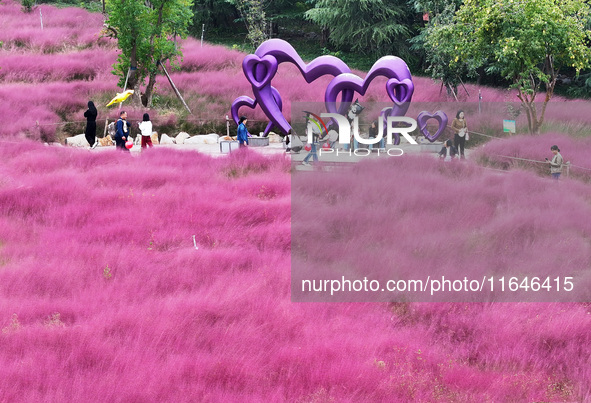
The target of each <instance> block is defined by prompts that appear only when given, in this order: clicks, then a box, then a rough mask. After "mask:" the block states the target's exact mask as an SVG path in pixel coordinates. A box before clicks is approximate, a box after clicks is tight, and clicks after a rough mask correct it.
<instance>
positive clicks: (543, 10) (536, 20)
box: [425, 0, 591, 133]
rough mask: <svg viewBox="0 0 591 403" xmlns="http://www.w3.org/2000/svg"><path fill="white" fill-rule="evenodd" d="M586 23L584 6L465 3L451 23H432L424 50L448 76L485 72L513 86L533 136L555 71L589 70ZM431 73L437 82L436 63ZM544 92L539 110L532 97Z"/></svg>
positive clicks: (575, 2)
mask: <svg viewBox="0 0 591 403" xmlns="http://www.w3.org/2000/svg"><path fill="white" fill-rule="evenodd" d="M588 18H589V4H588V3H587V2H586V1H585V0H535V1H532V0H466V1H465V3H464V4H463V5H462V6H461V7H460V8H459V10H458V11H457V12H456V13H455V15H454V16H453V18H451V19H449V20H448V21H437V20H435V21H434V22H433V24H432V25H431V27H430V28H429V35H428V36H426V40H425V47H426V52H432V53H433V54H435V55H441V56H443V57H444V58H445V59H447V67H446V68H447V70H448V71H467V72H474V71H475V70H476V69H477V68H480V67H483V68H484V69H485V70H486V72H488V73H492V74H496V75H499V76H500V77H502V78H504V79H506V80H508V81H509V82H511V83H512V87H513V88H516V89H517V90H518V97H519V99H520V100H521V102H522V105H523V107H524V109H525V111H526V113H527V117H528V122H529V129H530V132H532V133H537V132H538V131H539V129H540V126H541V125H542V123H543V120H544V113H545V110H546V106H547V103H548V101H549V100H550V99H551V98H552V95H553V94H554V88H555V85H556V79H557V76H558V73H559V71H560V70H561V69H564V68H572V69H574V70H575V71H576V72H577V73H578V72H579V71H580V70H581V69H585V68H589V67H590V66H591V65H590V57H591V49H590V48H589V40H590V39H591V37H590V35H589V31H588V30H587V29H586V28H585V24H587V23H588ZM430 67H431V69H432V74H433V77H434V78H441V77H439V76H437V74H440V71H439V70H438V69H437V63H435V62H434V60H431V66H430ZM544 90H545V97H544V100H543V102H542V105H541V109H540V110H538V108H537V106H536V103H535V102H536V95H538V94H539V93H540V92H541V91H544Z"/></svg>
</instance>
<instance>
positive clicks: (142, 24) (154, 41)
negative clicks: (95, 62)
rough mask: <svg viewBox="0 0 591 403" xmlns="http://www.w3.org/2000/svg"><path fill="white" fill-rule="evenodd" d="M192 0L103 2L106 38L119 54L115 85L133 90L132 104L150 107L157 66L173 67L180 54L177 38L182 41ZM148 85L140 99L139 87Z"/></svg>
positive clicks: (109, 0)
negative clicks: (167, 63) (106, 17)
mask: <svg viewBox="0 0 591 403" xmlns="http://www.w3.org/2000/svg"><path fill="white" fill-rule="evenodd" d="M191 8H192V0H146V1H135V0H132V1H129V0H107V12H108V19H107V21H106V23H105V26H106V28H105V32H106V33H107V35H109V36H112V37H114V38H116V39H117V41H118V45H119V49H120V50H121V54H120V55H119V57H118V58H117V63H116V64H115V66H114V68H115V71H114V73H115V74H117V75H119V77H120V80H119V85H120V86H121V87H123V86H124V83H125V82H126V81H127V87H128V88H131V89H133V90H135V93H134V94H133V102H134V103H137V104H139V102H140V99H141V101H142V103H143V105H144V106H151V105H152V96H153V93H154V85H155V84H156V75H157V74H158V71H159V64H160V63H162V64H163V63H165V62H167V61H170V62H171V64H172V65H173V67H176V63H177V62H178V59H179V57H180V56H182V52H181V50H180V47H179V46H178V44H177V42H176V38H177V37H181V38H185V37H186V36H187V32H188V25H189V23H190V22H191V18H192V17H193V13H192V11H191ZM146 78H147V79H148V84H147V86H146V90H145V92H144V94H143V95H142V96H141V98H140V87H141V86H142V85H143V84H144V82H145V79H146Z"/></svg>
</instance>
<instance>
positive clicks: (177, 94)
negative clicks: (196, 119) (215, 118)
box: [158, 62, 193, 114]
mask: <svg viewBox="0 0 591 403" xmlns="http://www.w3.org/2000/svg"><path fill="white" fill-rule="evenodd" d="M158 64H159V65H160V67H162V71H164V74H166V78H168V82H169V83H170V86H171V87H172V89H173V90H174V93H175V94H176V96H177V97H178V99H180V100H181V102H182V103H183V105H184V106H185V109H187V110H188V111H189V113H190V114H193V112H191V109H189V107H188V106H187V103H186V102H185V100H184V99H183V96H182V95H181V93H180V92H179V90H178V89H177V88H176V85H174V83H173V82H172V79H171V78H170V76H169V75H168V71H166V68H165V67H164V65H163V64H162V63H160V62H158Z"/></svg>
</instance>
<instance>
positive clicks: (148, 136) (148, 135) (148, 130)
mask: <svg viewBox="0 0 591 403" xmlns="http://www.w3.org/2000/svg"><path fill="white" fill-rule="evenodd" d="M138 125H139V127H140V131H141V132H142V148H146V147H154V145H153V144H152V122H150V115H148V114H147V113H144V117H143V119H142V121H141V122H140V123H139V124H138Z"/></svg>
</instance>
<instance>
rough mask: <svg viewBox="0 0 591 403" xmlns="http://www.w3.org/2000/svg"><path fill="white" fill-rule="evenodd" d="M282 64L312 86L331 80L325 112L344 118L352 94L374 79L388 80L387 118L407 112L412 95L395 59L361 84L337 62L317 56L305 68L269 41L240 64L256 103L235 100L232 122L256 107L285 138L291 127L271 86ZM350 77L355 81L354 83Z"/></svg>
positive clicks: (283, 46)
mask: <svg viewBox="0 0 591 403" xmlns="http://www.w3.org/2000/svg"><path fill="white" fill-rule="evenodd" d="M285 62H289V63H293V64H294V65H295V66H296V67H297V68H298V69H299V70H300V72H301V73H302V76H303V77H304V79H305V80H306V82H307V83H312V82H313V81H314V80H316V79H317V78H319V77H322V76H324V75H332V76H333V77H335V78H334V79H333V81H331V84H333V82H334V85H333V88H332V89H331V91H329V89H328V88H327V92H326V94H325V103H326V105H327V110H329V111H332V112H333V113H340V114H342V115H344V114H346V112H347V110H348V108H349V106H350V104H351V102H352V101H353V95H354V93H355V91H357V92H359V93H360V94H361V95H363V94H365V91H366V90H367V87H368V86H369V83H371V81H372V80H373V79H374V78H375V77H377V76H385V77H387V78H389V81H388V82H387V84H386V91H387V93H388V95H389V96H390V99H391V100H392V101H393V102H394V105H393V107H392V108H391V109H390V110H389V111H388V112H387V113H388V114H389V116H403V115H404V114H405V113H406V111H407V110H408V107H409V102H410V100H411V98H412V94H413V91H414V86H413V82H412V76H411V74H410V71H409V69H408V66H407V65H406V63H405V62H404V61H403V60H402V59H400V58H398V57H394V56H386V57H383V58H381V59H380V60H378V61H377V62H376V63H375V64H374V66H373V67H372V69H371V70H370V72H369V73H368V75H367V77H366V78H365V80H362V79H361V78H359V77H358V76H356V75H354V74H351V69H350V68H349V67H348V66H347V64H346V63H345V62H343V61H342V60H340V59H339V58H336V57H334V56H320V57H317V58H316V59H314V60H312V61H311V62H310V63H308V64H306V63H305V62H304V61H303V60H302V58H301V57H300V56H299V55H298V53H297V52H296V50H295V49H294V48H293V47H292V46H291V45H290V44H289V43H288V42H286V41H284V40H281V39H270V40H268V41H266V42H263V43H262V44H261V45H260V46H259V47H258V48H257V50H256V51H255V54H253V55H248V56H247V57H246V58H245V59H244V61H243V63H242V69H243V71H244V74H245V76H246V78H247V80H248V81H249V82H250V84H251V86H252V91H253V95H254V98H255V100H256V101H254V100H252V99H251V98H248V97H246V98H247V99H246V98H244V97H239V98H237V99H236V100H235V101H234V103H238V104H237V108H235V105H234V104H232V111H233V112H232V116H233V117H234V118H235V119H236V116H235V115H234V110H236V114H237V110H238V109H239V108H240V106H249V107H253V108H254V107H256V105H257V104H258V105H259V106H260V107H261V109H262V110H263V111H264V112H265V115H266V116H267V117H268V118H269V120H270V122H271V123H272V124H274V125H276V126H277V127H278V128H279V129H280V130H281V131H282V132H283V133H285V134H287V133H289V132H290V131H291V125H290V124H289V122H288V121H287V120H286V119H285V117H284V116H283V113H282V108H281V106H280V104H281V97H280V95H279V93H278V92H277V90H275V89H274V88H273V87H272V86H271V81H272V79H273V78H274V77H275V74H276V73H277V69H278V66H279V64H281V63H285ZM354 77H357V79H358V80H357V79H355V78H354ZM335 80H336V81H335ZM329 87H330V85H329ZM339 94H340V95H341V100H340V102H341V104H340V106H339V107H338V108H337V105H336V102H337V98H338V95H339ZM249 100H250V101H249ZM251 101H252V102H251ZM329 105H330V109H329ZM271 123H270V124H271Z"/></svg>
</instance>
